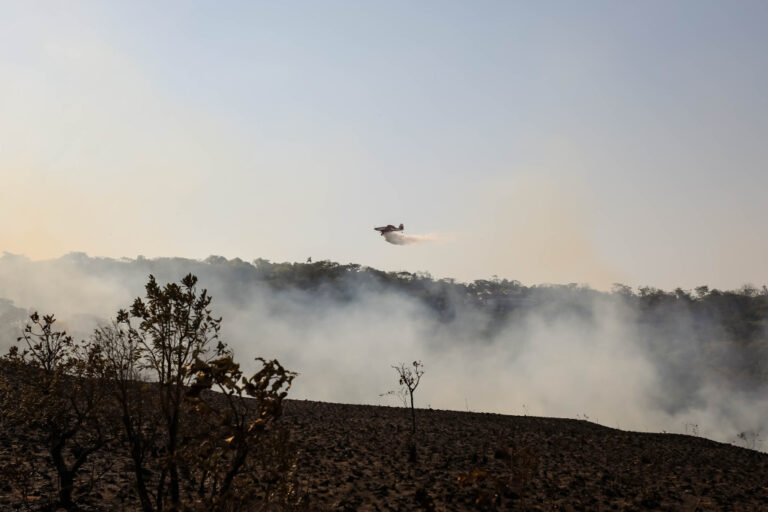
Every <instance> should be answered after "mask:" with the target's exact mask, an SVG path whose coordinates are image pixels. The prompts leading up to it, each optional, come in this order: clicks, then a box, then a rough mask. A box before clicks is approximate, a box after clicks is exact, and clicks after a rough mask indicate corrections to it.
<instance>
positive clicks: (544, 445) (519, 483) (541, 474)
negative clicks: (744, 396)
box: [0, 400, 768, 511]
mask: <svg viewBox="0 0 768 512" xmlns="http://www.w3.org/2000/svg"><path fill="white" fill-rule="evenodd" d="M281 422H283V423H284V424H285V425H286V426H287V427H288V428H289V429H290V431H291V433H292V434H291V436H292V439H293V443H294V444H295V448H296V450H297V453H298V455H297V456H298V464H297V466H296V467H297V470H296V479H297V481H298V483H299V491H300V492H301V493H303V494H306V495H307V497H308V499H309V510H319V511H320V510H338V511H355V510H359V511H377V510H392V511H400V510H435V511H443V510H444V511H452V510H530V511H535V510H541V511H549V510H563V511H607V510H674V511H677V510H688V511H696V510H698V511H704V510H734V511H750V510H754V511H757V510H768V455H766V454H763V453H758V452H755V451H752V450H747V449H744V448H739V447H736V446H731V445H727V444H721V443H716V442H714V441H709V440H706V439H703V438H699V437H692V436H684V435H676V434H645V433H636V432H625V431H621V430H616V429H611V428H607V427H603V426H600V425H596V424H594V423H589V422H587V421H582V420H572V419H554V418H536V417H521V416H503V415H497V414H480V413H468V412H457V411H437V410H417V432H416V434H415V435H412V434H411V423H410V411H409V410H407V409H404V408H397V407H380V406H363V405H342V404H332V403H322V402H311V401H297V400H288V401H286V402H285V411H284V415H283V418H282V419H281ZM12 444H13V438H12V436H11V435H10V434H9V433H8V432H4V433H0V459H2V456H3V454H4V453H8V450H9V449H10V447H11V446H12ZM0 462H1V460H0ZM97 466H98V467H100V468H104V470H105V471H104V473H103V474H101V475H98V477H99V478H101V479H102V483H101V485H100V489H101V490H100V493H99V494H98V495H96V496H95V498H94V499H93V500H91V502H90V506H89V509H91V510H116V511H117V510H125V511H129V510H135V504H133V503H135V502H133V501H132V500H131V498H130V494H131V492H130V490H126V489H124V488H121V486H124V482H125V478H126V476H125V475H126V473H125V472H126V470H127V466H128V464H127V461H121V460H110V459H109V458H104V457H102V460H100V461H99V462H98V463H97ZM9 477H10V475H0V480H1V481H0V510H3V511H4V510H16V509H18V510H24V509H25V508H24V507H25V505H24V504H23V503H21V502H20V501H19V496H21V495H22V494H23V495H25V496H27V497H28V499H27V505H28V506H29V509H30V510H34V507H35V504H36V500H38V501H37V502H42V501H43V500H44V497H45V496H46V495H51V494H52V493H53V492H54V491H55V489H53V488H52V484H51V483H50V480H49V481H48V483H43V484H40V488H37V489H23V490H19V489H14V488H13V487H12V486H11V485H10V484H9V482H10V481H11V479H10V478H9ZM121 482H123V483H121Z"/></svg>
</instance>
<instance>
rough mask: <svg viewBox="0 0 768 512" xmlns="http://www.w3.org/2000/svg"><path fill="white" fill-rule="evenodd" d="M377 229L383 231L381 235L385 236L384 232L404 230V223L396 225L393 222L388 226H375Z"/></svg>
mask: <svg viewBox="0 0 768 512" xmlns="http://www.w3.org/2000/svg"><path fill="white" fill-rule="evenodd" d="M373 229H375V230H376V231H379V232H380V233H381V236H384V233H391V232H392V231H402V230H403V225H402V224H400V226H399V227H395V226H393V225H392V224H387V225H386V226H381V227H380V228H373Z"/></svg>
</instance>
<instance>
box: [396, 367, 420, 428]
mask: <svg viewBox="0 0 768 512" xmlns="http://www.w3.org/2000/svg"><path fill="white" fill-rule="evenodd" d="M411 366H413V368H411ZM411 366H407V365H406V364H405V363H400V366H393V367H392V368H394V369H395V371H396V372H397V375H398V377H399V378H400V385H401V386H404V387H405V388H406V389H407V390H408V396H409V397H410V399H411V421H412V424H413V425H412V431H413V432H414V433H416V410H415V409H414V407H413V392H414V391H416V388H417V387H418V386H419V382H421V376H422V375H424V364H423V363H422V362H421V361H414V362H413V363H412V364H411Z"/></svg>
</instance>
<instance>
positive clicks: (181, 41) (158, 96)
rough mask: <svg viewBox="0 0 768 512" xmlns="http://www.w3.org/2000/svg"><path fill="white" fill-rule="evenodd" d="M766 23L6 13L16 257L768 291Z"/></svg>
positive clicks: (2, 69)
mask: <svg viewBox="0 0 768 512" xmlns="http://www.w3.org/2000/svg"><path fill="white" fill-rule="evenodd" d="M767 25H768V3H765V2H762V1H746V0H744V1H738V2H721V1H716V2H710V1H705V0H695V1H676V2H667V1H646V2H607V1H606V2H601V1H587V2H554V1H540V2H539V1H537V2H533V1H530V2H485V1H481V2H449V1H439V2H438V1H434V2H429V1H423V2H399V1H388V2H333V1H328V2H301V1H296V2H235V1H232V2H226V3H221V2H202V1H199V2H195V1H184V2H171V1H169V2H162V3H158V2H143V1H132V2H75V1H67V2H63V1H62V2H34V3H33V2H12V1H5V0H3V1H0V251H7V252H11V253H17V254H25V255H27V256H28V257H30V258H33V259H48V258H55V257H58V256H61V255H63V254H66V253H68V252H72V251H82V252H86V253H88V254H89V255H92V256H110V257H131V258H134V257H136V256H138V255H143V256H146V257H158V256H181V257H191V258H205V257H207V256H208V255H211V254H216V255H223V256H225V257H228V258H233V257H239V258H242V259H244V260H247V261H249V260H252V259H255V258H266V259H269V260H273V261H304V260H306V258H308V257H312V258H313V259H314V260H319V259H331V260H335V261H339V262H342V263H347V262H354V263H360V264H363V265H368V266H373V267H376V268H380V269H385V270H408V271H412V272H413V271H427V272H430V273H432V275H433V276H435V277H453V278H457V279H459V280H472V279H478V278H488V277H491V276H492V275H497V276H499V277H502V278H508V279H518V280H520V281H522V282H523V283H525V284H537V283H570V282H576V283H585V284H589V285H591V286H593V287H595V288H598V289H606V288H609V287H610V286H611V284H612V283H614V282H622V283H626V284H629V285H631V286H638V285H650V286H656V287H661V288H666V289H670V288H675V287H678V286H681V287H683V288H691V287H694V286H698V285H701V284H708V285H710V286H712V287H719V288H736V287H739V286H741V285H743V284H745V283H752V284H755V285H762V284H766V283H768V265H766V264H765V262H766V261H768V236H767V235H768V229H767V228H766V225H765V221H764V219H766V218H768V201H766V190H768V172H767V171H768V169H766V163H767V162H768V145H766V144H765V141H766V140H768V93H766V91H768V60H767V59H766V58H765V51H766V48H768V31H766V30H765V26H767ZM390 223H391V224H399V223H404V224H405V227H406V232H407V233H410V234H418V235H430V236H429V237H428V238H430V239H431V241H429V242H425V243H419V244H411V245H405V246H399V245H391V244H387V243H386V242H385V240H384V239H383V238H382V237H380V236H379V235H378V234H377V233H376V232H375V231H373V230H372V228H373V227H374V226H379V225H384V224H390Z"/></svg>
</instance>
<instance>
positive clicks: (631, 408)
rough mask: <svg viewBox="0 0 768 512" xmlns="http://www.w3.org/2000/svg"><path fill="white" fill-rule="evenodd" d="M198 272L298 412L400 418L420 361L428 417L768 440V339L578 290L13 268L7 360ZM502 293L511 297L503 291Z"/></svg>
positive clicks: (399, 276)
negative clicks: (342, 409)
mask: <svg viewBox="0 0 768 512" xmlns="http://www.w3.org/2000/svg"><path fill="white" fill-rule="evenodd" d="M398 236H403V235H398ZM388 240H389V239H388ZM187 273H193V274H195V275H197V276H198V278H199V287H200V288H207V289H208V290H209V292H210V293H211V295H212V296H213V304H212V307H213V312H214V314H215V315H220V316H222V317H223V323H222V338H223V339H224V340H225V341H226V342H227V343H228V344H229V345H230V346H231V347H232V348H233V349H234V351H235V356H236V358H237V359H238V361H240V362H241V363H242V365H243V369H244V370H245V371H249V370H252V369H253V368H255V366H254V367H250V366H249V364H250V363H249V362H250V361H253V358H255V357H257V356H263V357H266V358H277V359H279V360H280V361H281V363H283V364H284V365H285V366H286V367H287V368H289V369H291V370H294V371H297V372H299V373H300V375H299V377H298V378H297V379H296V381H295V383H294V387H293V388H292V390H291V395H290V398H297V399H313V400H323V401H331V402H347V403H373V404H382V405H399V404H398V402H397V400H396V399H394V400H393V399H392V396H384V397H381V396H380V395H381V394H382V393H385V392H386V391H389V390H393V389H397V380H396V375H395V372H394V370H392V368H391V367H390V365H392V364H397V363H399V362H409V361H413V360H417V359H418V360H422V361H423V362H424V366H425V371H426V373H425V375H424V378H423V380H422V383H421V385H420V387H419V389H418V390H417V392H416V397H415V398H416V405H417V407H433V408H441V409H459V410H465V409H471V410H473V411H483V412H496V413H504V414H528V415H537V416H556V417H557V416H559V417H571V418H573V417H587V418H589V420H590V421H595V422H599V423H601V424H604V425H607V426H610V427H620V428H622V429H630V430H645V431H657V432H658V431H668V432H675V433H697V434H698V435H702V436H706V437H710V438H712V439H716V440H720V441H725V442H733V443H739V444H742V445H744V444H745V443H751V444H752V446H754V447H758V448H759V447H760V445H759V436H760V433H761V432H763V433H764V432H766V428H768V393H765V391H766V386H765V383H764V382H762V383H761V382H756V381H750V380H749V379H746V380H745V379H744V378H743V375H745V371H746V370H749V368H752V367H754V368H757V369H758V370H759V368H763V367H764V366H765V362H766V361H768V354H766V353H765V350H763V349H760V348H759V347H761V346H763V345H764V343H762V342H760V340H764V339H765V333H757V334H756V336H757V337H756V338H754V339H755V340H757V341H756V342H755V343H754V344H753V345H746V344H743V343H742V344H741V345H739V344H738V343H731V342H729V341H727V340H728V339H729V338H728V336H729V335H727V334H726V332H725V327H724V324H723V322H722V321H721V319H720V318H718V317H717V316H716V315H714V314H709V313H701V314H699V313H691V312H690V311H689V310H687V309H684V308H681V306H680V304H679V303H678V302H676V301H672V302H670V305H669V306H665V305H662V306H658V307H654V309H653V312H652V314H650V313H648V312H647V311H645V310H644V309H643V308H642V307H641V306H639V305H638V303H637V301H636V299H637V295H635V296H627V295H622V294H619V293H612V294H609V293H600V292H596V291H594V290H590V289H589V288H585V287H577V286H572V285H571V286H535V287H523V286H522V285H520V284H519V283H516V282H507V281H504V282H500V281H498V280H491V281H477V282H475V283H472V284H470V285H462V284H460V283H454V282H452V281H451V280H441V281H433V280H431V279H429V278H427V277H424V275H423V274H409V273H406V272H401V273H390V274H386V273H383V272H379V271H376V270H373V269H366V268H360V267H359V266H356V265H347V266H340V265H338V264H335V263H332V262H315V263H311V264H290V263H270V262H268V261H266V260H256V261H254V262H253V263H248V262H245V261H242V260H239V259H233V260H227V259H225V258H221V257H210V258H208V259H207V260H205V261H196V260H189V259H182V258H161V259H152V260H148V259H145V258H141V257H139V258H138V259H135V260H133V259H131V260H128V259H125V260H114V259H105V258H90V257H87V256H85V255H83V254H71V255H68V256H65V257H62V258H59V259H56V260H49V261H30V260H28V259H26V258H24V257H20V256H12V255H8V254H6V255H5V256H3V257H1V258H0V297H2V298H5V299H7V300H0V352H2V353H4V352H5V351H7V349H8V347H9V346H11V345H12V344H14V343H15V338H16V336H18V332H19V329H20V328H21V326H22V325H23V323H24V320H25V317H26V315H28V313H30V312H31V311H33V310H38V311H40V312H41V313H46V314H47V313H55V314H56V316H57V318H58V319H59V322H58V323H57V326H59V327H60V328H66V329H67V330H68V331H70V333H72V334H75V335H76V336H77V337H85V336H88V334H89V333H90V332H91V330H92V329H93V328H94V327H96V326H97V325H99V324H101V323H104V322H107V321H108V320H109V319H110V318H113V317H114V315H115V313H116V311H117V310H118V309H119V308H125V307H127V306H129V305H130V303H131V302H132V299H133V298H135V297H137V296H143V293H144V289H143V288H144V284H145V283H146V282H147V276H148V275H149V274H153V275H155V277H156V278H157V280H158V282H160V283H165V282H178V281H179V279H181V278H182V277H183V276H184V275H185V274H187ZM502 286H506V287H507V288H508V289H509V290H511V291H510V293H508V294H503V295H499V294H498V293H496V292H494V290H497V289H499V288H500V287H502ZM523 292H524V293H523ZM672 297H674V295H673V296H672ZM759 297H762V296H758V298H759ZM718 300H719V299H718ZM755 325H758V324H755ZM761 343H762V344H761ZM749 346H752V347H754V350H752V349H750V350H752V351H751V352H745V351H744V348H745V347H747V348H748V347H749ZM761 350H762V352H761ZM750 365H751V366H750ZM758 370H755V371H758ZM758 373H759V372H758ZM758 380H759V379H758Z"/></svg>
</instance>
